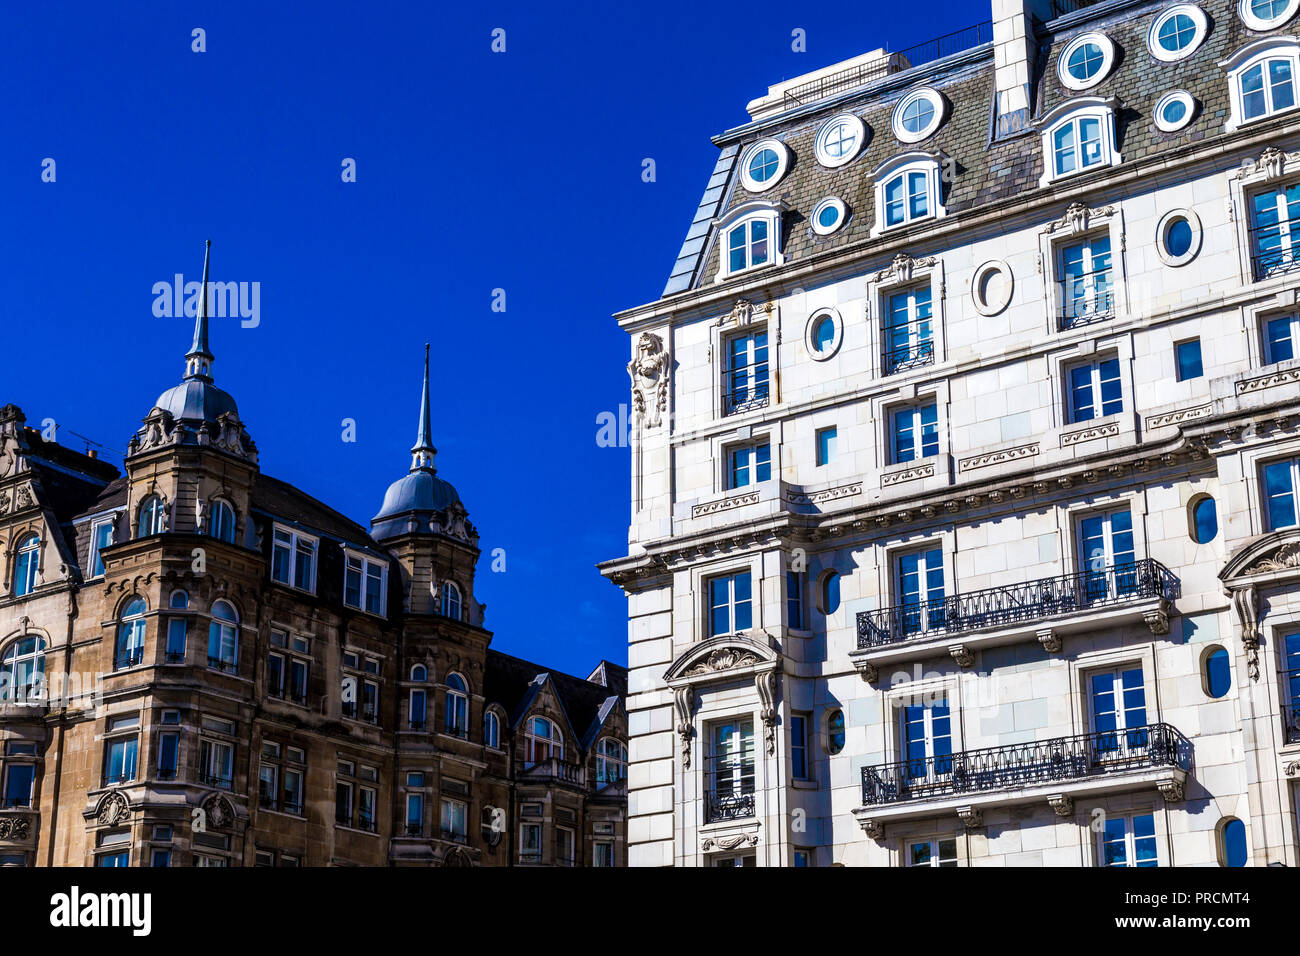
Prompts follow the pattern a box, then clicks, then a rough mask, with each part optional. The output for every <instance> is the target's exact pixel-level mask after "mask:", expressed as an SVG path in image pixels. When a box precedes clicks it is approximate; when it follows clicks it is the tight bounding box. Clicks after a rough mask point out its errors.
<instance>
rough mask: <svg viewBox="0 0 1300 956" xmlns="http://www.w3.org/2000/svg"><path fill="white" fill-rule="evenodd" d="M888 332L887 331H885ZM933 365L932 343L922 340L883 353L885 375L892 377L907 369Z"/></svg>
mask: <svg viewBox="0 0 1300 956" xmlns="http://www.w3.org/2000/svg"><path fill="white" fill-rule="evenodd" d="M886 331H888V330H886ZM933 364H934V342H932V341H930V340H928V339H927V340H924V341H921V342H916V343H913V344H911V345H904V346H900V347H899V348H896V349H889V350H888V351H886V352H885V374H886V375H894V374H896V373H898V372H906V371H907V370H908V369H913V368H920V367H921V366H923V365H933Z"/></svg>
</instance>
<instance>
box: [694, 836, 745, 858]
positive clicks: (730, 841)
mask: <svg viewBox="0 0 1300 956" xmlns="http://www.w3.org/2000/svg"><path fill="white" fill-rule="evenodd" d="M742 846H758V834H757V833H741V834H737V835H736V836H729V837H705V838H704V842H703V843H701V844H700V849H701V850H703V851H704V852H705V853H708V852H709V851H710V850H722V851H723V852H726V851H728V850H734V849H736V848H737V847H742Z"/></svg>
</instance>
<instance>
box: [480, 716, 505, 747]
mask: <svg viewBox="0 0 1300 956" xmlns="http://www.w3.org/2000/svg"><path fill="white" fill-rule="evenodd" d="M483 743H485V744H487V745H488V746H489V747H491V748H492V749H494V750H495V749H497V748H499V747H500V746H501V718H500V717H498V716H497V714H496V711H494V710H489V711H488V712H487V713H486V714H484V715H483Z"/></svg>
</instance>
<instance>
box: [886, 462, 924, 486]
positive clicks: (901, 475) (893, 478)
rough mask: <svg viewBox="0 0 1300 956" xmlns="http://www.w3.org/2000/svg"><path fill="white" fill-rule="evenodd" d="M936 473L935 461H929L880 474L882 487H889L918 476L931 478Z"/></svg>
mask: <svg viewBox="0 0 1300 956" xmlns="http://www.w3.org/2000/svg"><path fill="white" fill-rule="evenodd" d="M933 475H934V462H927V463H926V464H924V465H917V466H916V467H915V468H905V469H904V470H902V471H895V472H890V473H888V474H884V475H881V476H880V487H882V488H888V487H890V486H891V485H897V484H901V483H902V482H904V481H913V480H915V479H917V478H930V477H932V476H933Z"/></svg>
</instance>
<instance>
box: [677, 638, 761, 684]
mask: <svg viewBox="0 0 1300 956" xmlns="http://www.w3.org/2000/svg"><path fill="white" fill-rule="evenodd" d="M750 634H753V635H757V636H749V635H742V634H731V635H728V636H726V637H714V638H710V639H709V640H707V641H701V642H700V643H698V644H695V645H692V646H691V647H690V648H689V649H687V650H686V651H685V652H684V653H683V654H682V655H681V656H679V657H678V658H677V659H676V660H675V661H673V663H672V665H671V666H670V667H669V668H668V670H667V671H666V672H665V673H664V680H665V681H667V682H668V683H669V684H673V683H697V682H701V681H707V680H718V679H724V680H725V679H729V678H731V677H748V676H750V675H752V674H754V673H755V672H757V671H765V670H772V669H774V668H775V667H776V666H777V664H779V663H780V661H781V655H780V654H779V653H778V652H777V650H776V648H775V646H774V645H775V641H773V640H772V638H770V637H768V636H767V634H766V633H765V632H763V631H752V632H750Z"/></svg>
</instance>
